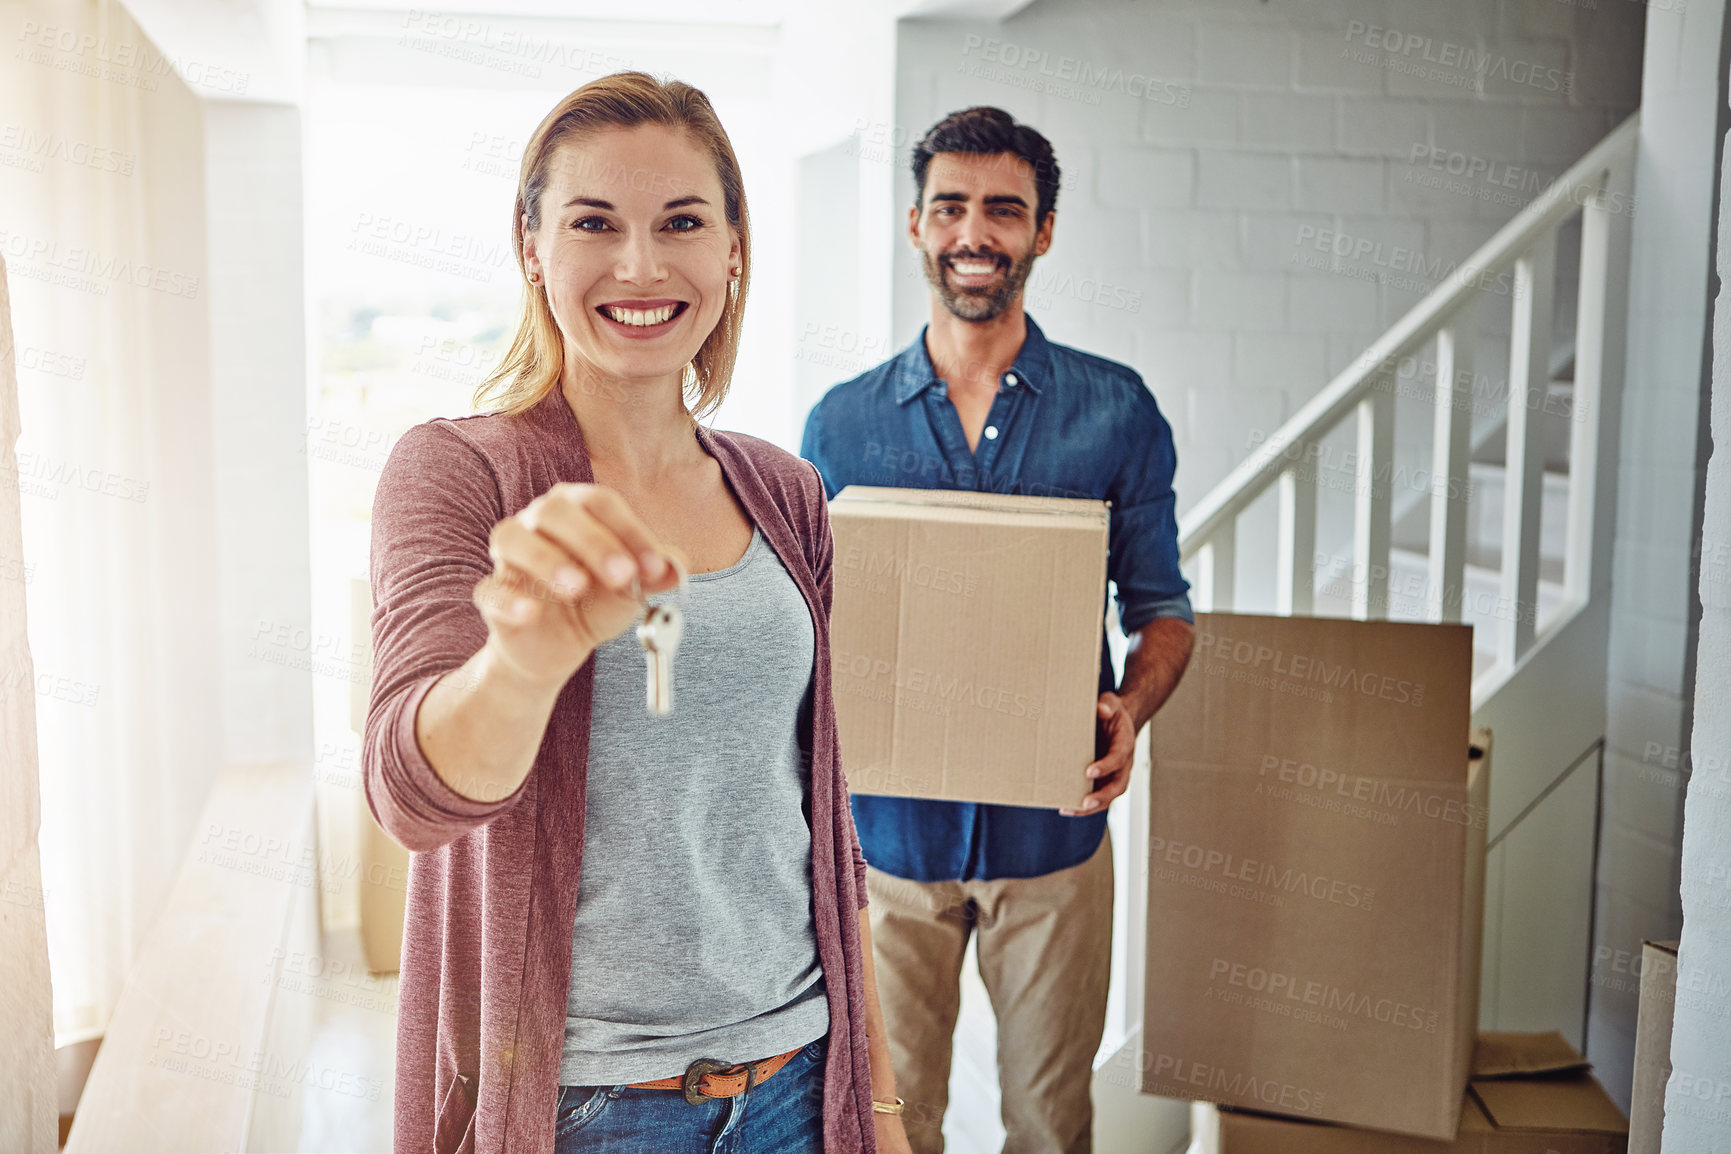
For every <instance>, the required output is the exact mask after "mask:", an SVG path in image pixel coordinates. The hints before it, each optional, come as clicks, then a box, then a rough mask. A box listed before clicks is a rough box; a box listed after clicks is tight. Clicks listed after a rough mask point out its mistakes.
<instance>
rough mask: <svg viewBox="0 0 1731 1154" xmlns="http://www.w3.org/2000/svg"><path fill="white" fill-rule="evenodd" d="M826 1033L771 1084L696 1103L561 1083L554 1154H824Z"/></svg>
mask: <svg viewBox="0 0 1731 1154" xmlns="http://www.w3.org/2000/svg"><path fill="white" fill-rule="evenodd" d="M828 1056H829V1036H828V1035H825V1036H824V1037H822V1038H819V1039H818V1040H817V1041H815V1042H812V1043H811V1044H810V1045H808V1046H806V1047H804V1048H803V1049H801V1050H800V1052H799V1053H797V1054H795V1055H794V1056H793V1057H792V1058H790V1059H789V1060H788V1063H787V1065H785V1066H783V1067H782V1068H781V1069H779V1070H777V1071H776V1072H775V1073H774V1074H773V1075H771V1077H770V1078H769V1080H768V1081H766V1082H764V1083H763V1084H761V1085H759V1086H755V1087H753V1088H752V1089H751V1091H750V1092H748V1093H744V1094H739V1095H736V1096H734V1097H732V1098H715V1099H711V1100H707V1101H704V1102H700V1103H698V1104H697V1105H695V1106H693V1105H692V1104H691V1103H689V1102H687V1101H686V1100H685V1095H683V1094H681V1093H680V1092H679V1091H678V1090H643V1089H633V1088H632V1087H630V1086H561V1087H559V1109H558V1112H557V1113H556V1114H555V1115H554V1120H553V1154H579V1152H582V1154H588V1152H589V1151H608V1152H609V1154H637V1152H638V1151H645V1152H649V1151H652V1152H653V1154H823V1067H824V1060H825V1059H826V1058H827V1057H828Z"/></svg>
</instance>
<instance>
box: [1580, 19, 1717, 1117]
mask: <svg viewBox="0 0 1731 1154" xmlns="http://www.w3.org/2000/svg"><path fill="white" fill-rule="evenodd" d="M1678 8H1681V10H1680V11H1679V10H1677V9H1678ZM1725 34H1726V30H1725V4H1724V0H1690V3H1689V4H1688V5H1687V6H1686V7H1682V6H1680V5H1678V6H1671V5H1666V6H1657V5H1656V6H1654V7H1653V8H1652V9H1651V11H1650V15H1649V18H1648V24H1647V40H1646V68H1645V72H1644V79H1643V90H1642V98H1641V145H1640V153H1639V155H1638V157H1637V161H1636V172H1635V188H1636V193H1635V195H1636V198H1637V203H1638V206H1639V207H1638V210H1637V212H1636V214H1635V219H1634V235H1633V239H1632V248H1631V254H1630V274H1629V342H1628V344H1629V348H1628V359H1627V370H1626V373H1625V377H1624V393H1623V403H1622V414H1623V416H1622V435H1621V443H1620V445H1619V449H1618V454H1619V466H1618V477H1617V481H1616V490H1617V522H1616V543H1615V546H1614V550H1613V561H1612V590H1611V635H1610V645H1609V661H1608V677H1607V682H1608V684H1607V686H1606V735H1605V740H1606V749H1605V786H1604V811H1603V824H1602V833H1601V838H1602V841H1601V852H1600V861H1599V884H1598V893H1597V918H1596V926H1595V931H1596V932H1595V942H1594V949H1593V960H1592V969H1591V975H1590V983H1591V989H1590V997H1591V1009H1590V1015H1589V1023H1588V1035H1587V1052H1588V1057H1590V1058H1591V1059H1592V1060H1593V1061H1594V1063H1595V1064H1596V1065H1597V1067H1598V1069H1599V1072H1600V1076H1601V1077H1602V1078H1603V1080H1604V1082H1605V1085H1606V1087H1607V1088H1608V1089H1609V1090H1610V1091H1611V1093H1612V1095H1613V1096H1614V1097H1616V1098H1617V1099H1618V1100H1619V1101H1620V1102H1622V1103H1624V1104H1625V1105H1626V1104H1627V1101H1628V1097H1627V1096H1628V1092H1629V1084H1630V1076H1631V1069H1632V1053H1633V1039H1634V1031H1635V1014H1636V1004H1637V994H1638V986H1639V979H1638V977H1637V976H1636V975H1635V974H1632V973H1631V972H1630V968H1629V962H1630V959H1632V958H1633V959H1638V958H1639V957H1640V954H1641V942H1642V940H1643V939H1644V938H1650V939H1656V940H1663V939H1669V938H1675V937H1676V936H1677V932H1678V927H1679V924H1680V919H1681V917H1682V911H1681V909H1680V907H1679V904H1678V845H1679V842H1680V841H1681V836H1682V832H1683V827H1682V821H1683V809H1682V790H1683V787H1684V785H1685V784H1686V783H1687V781H1688V778H1689V772H1688V771H1689V768H1690V766H1691V763H1692V762H1694V763H1695V764H1699V758H1698V757H1696V758H1693V759H1692V758H1691V755H1690V752H1689V749H1690V741H1689V728H1690V714H1691V702H1692V700H1693V699H1694V697H1695V692H1696V690H1695V686H1696V684H1697V675H1696V672H1695V668H1694V661H1693V659H1692V653H1691V651H1692V649H1693V647H1694V644H1695V636H1696V630H1697V617H1698V613H1699V610H1698V609H1697V607H1696V605H1695V595H1694V587H1695V581H1696V574H1697V572H1698V571H1699V572H1700V573H1701V574H1702V576H1703V578H1704V577H1705V575H1706V571H1707V566H1705V565H1704V564H1703V563H1702V560H1701V557H1700V555H1699V552H1698V551H1696V550H1694V549H1693V548H1692V546H1693V545H1694V544H1695V543H1696V542H1697V539H1698V532H1699V529H1698V527H1699V525H1700V517H1701V508H1702V498H1703V495H1704V480H1705V470H1706V445H1705V443H1704V441H1703V436H1704V433H1705V428H1704V427H1703V423H1702V422H1703V417H1704V413H1703V412H1702V410H1703V407H1704V399H1705V395H1706V387H1707V379H1708V378H1707V373H1708V364H1707V361H1706V348H1707V345H1706V340H1707V335H1708V333H1707V323H1708V305H1709V291H1710V290H1709V281H1708V277H1709V275H1710V269H1709V259H1710V256H1709V254H1710V253H1711V251H1712V227H1713V211H1714V209H1713V206H1714V203H1715V197H1716V193H1717V187H1716V179H1717V171H1716V165H1715V157H1714V148H1715V143H1716V141H1717V140H1718V138H1719V135H1720V128H1719V127H1718V121H1719V118H1720V116H1721V114H1722V108H1723V99H1724V97H1723V93H1724V84H1725V77H1724V75H1723V74H1722V72H1721V68H1722V65H1723V61H1724V57H1723V55H1722V53H1723V51H1724V40H1725ZM1699 683H1700V684H1702V685H1705V684H1707V682H1706V681H1705V679H1704V678H1703V679H1700V682H1699ZM1721 692H1723V686H1722V685H1721Z"/></svg>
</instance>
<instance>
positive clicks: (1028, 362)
mask: <svg viewBox="0 0 1731 1154" xmlns="http://www.w3.org/2000/svg"><path fill="white" fill-rule="evenodd" d="M1022 319H1023V322H1024V323H1025V324H1026V325H1027V327H1028V331H1027V335H1026V336H1024V337H1023V338H1022V347H1021V349H1020V350H1019V351H1017V353H1016V360H1015V363H1014V364H1012V365H1011V366H1010V369H1009V371H1010V372H1012V373H1015V374H1016V378H1017V380H1018V381H1019V382H1020V383H1021V384H1024V385H1027V386H1028V387H1029V388H1030V389H1032V390H1034V392H1036V393H1043V392H1045V391H1046V386H1047V385H1049V384H1051V383H1052V357H1051V352H1050V348H1049V342H1048V341H1047V340H1046V334H1045V333H1043V332H1041V331H1040V326H1039V325H1037V324H1035V323H1034V318H1033V317H1031V316H1028V315H1026V314H1023V317H1022ZM930 327H931V326H930V325H926V326H924V327H922V328H921V329H920V335H919V336H918V337H917V338H916V339H915V340H914V343H913V344H911V345H909V346H908V347H907V348H905V349H903V350H902V351H901V353H900V355H899V356H897V357H896V362H895V368H894V370H893V373H894V377H895V396H896V404H898V405H905V404H907V403H908V402H909V401H911V400H913V399H914V398H915V397H917V396H919V395H920V394H921V393H923V392H924V391H925V390H926V389H928V388H930V387H931V386H932V385H935V384H937V381H938V375H937V371H936V370H935V369H933V368H932V356H931V354H930V353H928V352H927V351H926V330H927V329H929V328H930Z"/></svg>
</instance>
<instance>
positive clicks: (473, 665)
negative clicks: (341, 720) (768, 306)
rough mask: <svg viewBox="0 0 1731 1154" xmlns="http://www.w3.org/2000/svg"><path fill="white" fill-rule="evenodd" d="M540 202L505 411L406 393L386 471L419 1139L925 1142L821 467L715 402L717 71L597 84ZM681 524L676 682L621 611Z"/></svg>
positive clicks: (731, 227) (735, 294) (536, 169)
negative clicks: (668, 684)
mask: <svg viewBox="0 0 1731 1154" xmlns="http://www.w3.org/2000/svg"><path fill="white" fill-rule="evenodd" d="M514 237H515V239H516V242H517V249H518V263H519V265H520V267H521V268H522V270H523V273H524V276H525V279H526V280H527V282H528V289H527V305H526V308H525V312H524V317H523V320H522V322H521V325H520V327H519V330H518V333H517V336H516V339H515V341H514V342H513V344H512V347H511V350H510V352H509V354H508V355H507V357H506V359H505V361H504V362H503V363H502V365H501V368H500V370H499V372H498V373H497V374H496V375H495V376H494V378H493V379H491V380H490V381H489V382H488V384H487V385H485V386H483V396H484V397H490V398H491V399H492V400H493V402H494V411H493V412H492V413H490V414H488V415H485V416H476V417H466V418H463V419H461V420H455V421H447V420H435V421H430V422H427V423H426V424H423V425H419V426H417V427H415V428H413V429H411V430H410V431H409V432H408V433H407V434H405V435H404V436H403V438H402V439H401V440H400V441H399V442H398V443H397V445H396V447H395V448H394V449H393V451H392V454H391V458H390V461H389V463H388V464H387V465H386V467H385V471H384V474H383V475H382V476H381V478H380V481H379V487H378V494H377V497H376V498H375V504H374V519H373V555H372V585H373V596H374V604H375V606H376V609H375V612H374V617H373V639H374V679H373V690H372V702H371V708H370V709H369V711H368V716H367V727H366V728H367V732H366V740H365V751H366V752H365V758H366V787H367V798H368V803H369V805H370V806H371V807H372V809H373V812H374V814H375V815H376V816H377V817H378V819H379V822H380V823H381V824H382V825H383V826H384V828H385V829H386V831H387V832H389V833H390V834H391V836H392V837H394V838H396V839H397V840H398V841H400V842H401V843H402V844H403V845H405V846H407V847H408V848H409V849H411V850H414V851H417V852H416V854H415V858H414V864H413V867H412V869H411V872H410V881H409V892H408V913H407V917H408V922H407V926H406V928H405V933H404V942H403V955H402V974H401V982H400V986H399V998H400V1009H399V1014H400V1018H399V1025H398V1034H397V1088H396V1138H395V1142H396V1148H397V1150H398V1151H399V1152H402V1154H407V1152H409V1151H415V1152H417V1154H418V1152H420V1151H426V1150H434V1151H437V1152H438V1154H451V1152H463V1154H467V1152H469V1151H484V1152H489V1154H502V1152H504V1151H510V1154H520V1152H521V1154H529V1152H536V1154H549V1152H554V1151H557V1152H558V1154H565V1152H567V1151H577V1150H589V1149H597V1150H599V1149H608V1150H619V1151H629V1150H655V1151H658V1152H660V1151H669V1152H678V1151H722V1150H726V1151H736V1150H737V1151H750V1152H753V1154H757V1152H760V1151H762V1152H779V1151H789V1152H791V1151H817V1150H828V1151H850V1152H851V1151H866V1152H869V1151H872V1150H874V1149H881V1150H885V1151H888V1152H890V1154H897V1152H900V1151H905V1150H906V1149H907V1145H906V1138H905V1136H904V1135H903V1132H902V1127H901V1120H900V1118H899V1117H897V1115H896V1111H898V1109H899V1100H898V1099H896V1097H895V1086H894V1080H893V1076H892V1075H891V1072H890V1063H889V1051H888V1047H887V1044H886V1042H885V1038H884V1033H883V1028H882V1019H881V1016H880V1014H879V1011H878V1005H877V997H876V990H875V987H874V984H873V979H872V971H871V961H870V960H871V943H870V936H869V935H870V930H869V922H868V921H867V920H866V911H865V909H864V907H865V904H866V897H865V883H864V870H865V864H864V860H863V859H862V858H861V856H860V852H859V842H858V840H857V838H856V837H855V836H854V831H853V823H852V818H851V816H850V814H849V810H848V804H847V789H846V783H845V781H844V779H843V777H842V774H841V770H840V765H839V761H838V757H837V751H836V737H835V717H834V707H833V702H832V700H831V697H830V683H829V670H830V657H829V645H828V624H829V621H828V616H829V603H830V580H831V578H830V560H831V551H832V546H831V541H830V536H829V525H828V520H827V513H826V508H825V505H824V499H823V488H822V485H821V483H820V482H819V480H818V476H817V473H816V471H815V470H814V469H813V468H812V467H811V466H810V465H809V464H807V463H806V462H804V461H801V460H799V459H798V458H796V457H793V456H791V455H789V454H787V453H785V452H783V451H781V450H779V449H777V448H775V447H773V446H771V445H769V444H767V443H765V442H763V441H759V440H757V439H755V438H752V437H746V436H741V435H738V434H727V433H718V432H711V431H709V430H707V429H704V428H703V427H702V426H700V425H699V424H698V423H697V422H696V420H695V418H694V416H693V413H694V412H695V413H698V414H701V413H705V412H708V411H710V410H713V409H714V407H715V406H716V405H717V404H718V403H719V402H720V401H721V399H722V397H723V396H724V395H725V393H726V390H727V387H728V381H729V376H730V374H731V371H732V367H733V362H734V356H735V351H736V349H737V347H738V339H739V331H740V321H741V314H742V310H743V307H744V302H745V295H746V285H747V281H748V278H749V270H750V253H751V234H750V229H749V227H748V221H747V214H746V206H745V195H744V189H743V185H742V181H741V178H740V173H739V165H738V162H737V161H736V159H735V158H734V154H733V149H732V146H731V144H730V143H729V142H728V138H727V135H726V133H725V132H724V131H723V130H722V128H721V125H720V123H719V122H718V121H717V120H716V118H715V114H714V111H713V109H712V108H711V107H710V104H709V102H708V100H707V99H706V98H705V97H704V96H703V94H702V93H701V92H698V91H697V90H696V89H694V88H691V87H689V86H688V85H684V84H679V83H662V82H660V81H657V80H655V79H653V78H651V77H649V76H646V75H644V74H642V73H621V74H617V75H614V76H608V77H604V78H602V79H600V80H597V81H594V82H592V83H590V84H586V85H584V86H583V87H582V88H580V89H578V90H577V91H576V92H574V93H572V94H571V95H570V96H568V97H567V98H566V99H565V100H564V101H562V102H561V103H560V104H559V105H558V107H556V108H555V109H554V110H553V111H552V112H551V113H550V114H549V115H548V116H547V118H546V119H545V120H544V121H543V122H542V123H541V125H540V127H539V128H538V129H536V131H535V134H534V136H533V137H532V138H531V139H530V141H529V144H528V147H527V148H526V149H525V153H524V158H523V165H522V175H521V183H520V185H519V191H518V195H517V204H516V219H515V222H514ZM688 399H689V401H690V402H691V404H690V407H689V408H688V406H687V400H688ZM670 556H671V557H676V558H680V559H682V560H683V562H684V564H685V566H686V567H687V568H688V569H689V571H690V573H691V577H690V581H689V586H688V589H687V590H686V591H685V593H684V597H685V599H686V600H687V606H686V613H685V621H686V625H685V634H684V639H683V641H682V642H681V643H680V645H679V647H678V650H677V653H676V654H675V665H674V675H675V676H674V682H675V685H676V689H677V697H676V701H675V706H674V709H673V713H672V715H671V716H669V717H655V716H651V715H650V714H649V713H648V711H647V710H646V709H645V688H644V687H645V677H646V666H645V663H644V654H643V651H642V649H641V648H639V645H638V642H637V640H636V635H635V632H634V631H633V630H632V629H631V628H630V626H631V625H632V623H633V621H634V620H636V619H637V616H638V614H639V612H640V611H641V610H642V608H643V601H642V599H641V596H640V595H641V594H644V593H655V592H666V591H668V590H671V589H673V588H674V586H675V585H676V584H677V583H678V580H679V579H678V577H677V576H676V574H675V571H674V570H673V568H672V567H671V566H670V565H669V563H668V560H667V558H668V557H670ZM660 600H661V599H660V598H657V601H658V602H659V601H660ZM702 1059H712V1061H709V1062H707V1063H706V1062H703V1061H701V1060H702Z"/></svg>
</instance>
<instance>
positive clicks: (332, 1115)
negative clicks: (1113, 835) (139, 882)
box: [298, 930, 1004, 1154]
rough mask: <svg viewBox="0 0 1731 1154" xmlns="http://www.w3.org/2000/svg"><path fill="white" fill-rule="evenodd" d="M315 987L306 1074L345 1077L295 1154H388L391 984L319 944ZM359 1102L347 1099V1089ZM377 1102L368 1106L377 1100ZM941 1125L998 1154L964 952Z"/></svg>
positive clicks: (972, 1150) (985, 1041)
mask: <svg viewBox="0 0 1731 1154" xmlns="http://www.w3.org/2000/svg"><path fill="white" fill-rule="evenodd" d="M324 946H325V955H324V966H323V971H324V973H325V975H326V977H325V978H324V979H323V981H322V985H323V986H324V987H326V990H325V995H324V996H321V997H318V998H316V999H315V1004H316V1007H317V1009H316V1014H317V1017H316V1020H315V1022H314V1025H313V1033H312V1041H311V1043H310V1051H309V1053H308V1054H307V1059H308V1062H309V1064H310V1065H312V1066H313V1067H314V1068H323V1069H331V1070H340V1071H344V1072H345V1073H346V1074H349V1075H351V1077H349V1078H346V1079H344V1080H343V1083H342V1086H341V1087H340V1090H341V1091H342V1092H339V1090H322V1089H320V1088H318V1087H317V1086H315V1085H313V1084H310V1083H309V1084H308V1085H307V1086H306V1089H305V1093H304V1096H303V1099H302V1114H301V1136H300V1145H299V1147H298V1149H299V1150H300V1151H302V1152H303V1154H390V1149H391V1088H392V1085H393V1080H392V1058H393V1054H394V1052H395V1048H396V1025H397V1014H396V996H397V993H396V978H395V977H394V976H392V977H386V978H375V977H372V976H370V975H368V974H367V973H366V969H365V966H364V964H363V963H362V961H361V948H360V940H359V937H358V935H357V934H356V933H355V932H354V931H352V930H348V931H342V932H339V933H333V934H328V935H326V938H325V944H324ZM357 1086H358V1087H361V1088H362V1089H363V1091H364V1092H362V1093H355V1092H354V1089H355V1087H357ZM375 1092H376V1096H375ZM950 1103H951V1105H950V1111H949V1114H948V1115H947V1116H946V1117H945V1119H944V1138H945V1145H946V1147H947V1151H948V1154H997V1152H998V1151H999V1150H1000V1149H1001V1148H1002V1146H1003V1141H1004V1128H1003V1126H1002V1124H1000V1122H999V1121H998V1077H997V1026H996V1023H995V1022H994V1020H993V1018H992V1007H991V1002H990V1001H989V999H988V998H987V997H986V990H985V987H984V986H983V985H982V984H981V982H980V977H979V969H978V967H977V966H976V965H975V962H974V949H973V946H972V945H971V944H970V945H969V947H968V954H967V959H966V961H965V963H964V967H963V982H962V1009H961V1017H960V1020H959V1021H958V1023H957V1026H956V1053H955V1061H954V1065H953V1067H952V1073H951V1077H950Z"/></svg>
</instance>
